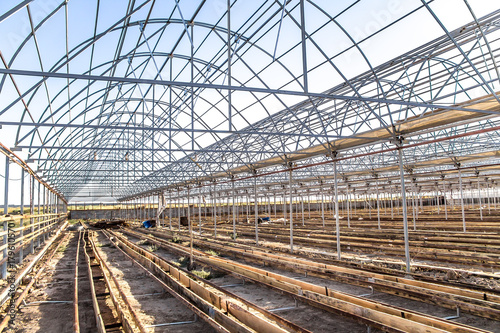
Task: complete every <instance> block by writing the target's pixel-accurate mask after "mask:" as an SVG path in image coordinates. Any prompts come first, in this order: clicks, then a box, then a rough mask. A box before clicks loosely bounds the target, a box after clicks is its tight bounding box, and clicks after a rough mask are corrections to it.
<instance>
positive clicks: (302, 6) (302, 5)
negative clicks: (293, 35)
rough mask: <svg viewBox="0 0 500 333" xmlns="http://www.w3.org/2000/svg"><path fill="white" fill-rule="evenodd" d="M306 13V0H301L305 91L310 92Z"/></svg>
mask: <svg viewBox="0 0 500 333" xmlns="http://www.w3.org/2000/svg"><path fill="white" fill-rule="evenodd" d="M305 20H306V13H305V9H304V0H300V31H301V38H302V43H301V46H302V75H303V77H304V91H305V92H308V91H309V88H308V83H307V50H306V30H305V29H306V26H305V25H306V23H305Z"/></svg>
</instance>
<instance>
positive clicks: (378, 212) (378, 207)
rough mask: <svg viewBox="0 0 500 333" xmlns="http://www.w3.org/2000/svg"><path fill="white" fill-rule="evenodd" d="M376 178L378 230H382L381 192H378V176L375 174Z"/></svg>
mask: <svg viewBox="0 0 500 333" xmlns="http://www.w3.org/2000/svg"><path fill="white" fill-rule="evenodd" d="M373 176H374V177H375V189H376V190H377V224H378V229H379V230H380V199H379V192H378V175H377V174H374V175H373Z"/></svg>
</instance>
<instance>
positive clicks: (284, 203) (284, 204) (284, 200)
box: [283, 186, 286, 225]
mask: <svg viewBox="0 0 500 333" xmlns="http://www.w3.org/2000/svg"><path fill="white" fill-rule="evenodd" d="M283 225H286V191H285V187H284V186H283Z"/></svg>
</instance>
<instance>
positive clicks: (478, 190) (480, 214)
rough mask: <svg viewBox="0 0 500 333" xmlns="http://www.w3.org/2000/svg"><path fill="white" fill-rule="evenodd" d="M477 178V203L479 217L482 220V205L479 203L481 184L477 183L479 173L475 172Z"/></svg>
mask: <svg viewBox="0 0 500 333" xmlns="http://www.w3.org/2000/svg"><path fill="white" fill-rule="evenodd" d="M476 176H477V199H478V203H479V216H480V217H481V221H482V220H483V203H482V202H481V183H480V182H479V171H476Z"/></svg>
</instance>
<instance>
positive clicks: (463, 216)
mask: <svg viewBox="0 0 500 333" xmlns="http://www.w3.org/2000/svg"><path fill="white" fill-rule="evenodd" d="M456 165H457V167H458V168H459V169H458V186H459V187H460V205H461V206H462V225H463V231H464V232H466V231H467V229H466V227H465V210H464V191H463V186H462V170H460V163H457V164H456Z"/></svg>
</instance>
